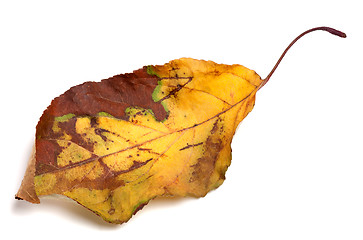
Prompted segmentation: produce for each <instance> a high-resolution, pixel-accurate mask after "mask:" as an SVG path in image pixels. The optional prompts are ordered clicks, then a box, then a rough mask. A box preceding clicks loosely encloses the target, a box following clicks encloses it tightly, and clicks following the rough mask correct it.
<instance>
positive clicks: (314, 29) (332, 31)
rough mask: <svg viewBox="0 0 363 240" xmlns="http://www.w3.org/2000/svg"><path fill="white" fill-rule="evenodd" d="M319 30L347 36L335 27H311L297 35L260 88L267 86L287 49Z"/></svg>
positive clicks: (343, 36)
mask: <svg viewBox="0 0 363 240" xmlns="http://www.w3.org/2000/svg"><path fill="white" fill-rule="evenodd" d="M317 30H322V31H327V32H329V33H331V34H334V35H337V36H338V37H342V38H346V37H347V35H346V34H345V33H343V32H341V31H339V30H336V29H334V28H330V27H317V28H312V29H309V30H307V31H305V32H303V33H302V34H300V35H299V36H297V37H296V38H295V39H294V40H293V41H292V42H291V43H290V45H289V46H288V47H287V48H286V49H285V51H284V52H283V53H282V54H281V57H280V58H279V60H278V61H277V62H276V64H275V66H274V67H273V69H272V70H271V72H270V73H269V75H268V76H267V77H266V78H265V79H264V80H263V83H262V84H261V86H260V87H259V89H261V88H262V87H263V86H265V84H266V83H267V82H268V81H269V80H270V78H271V76H272V74H273V73H274V72H275V70H276V68H277V67H278V66H279V64H280V62H281V60H282V59H283V58H284V56H285V54H286V53H287V51H288V50H289V49H290V48H291V46H292V45H294V43H295V42H296V41H297V40H299V39H300V38H301V37H303V36H304V35H306V34H308V33H310V32H314V31H317Z"/></svg>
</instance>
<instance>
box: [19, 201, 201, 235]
mask: <svg viewBox="0 0 363 240" xmlns="http://www.w3.org/2000/svg"><path fill="white" fill-rule="evenodd" d="M193 199H195V198H190V197H188V198H183V197H157V198H155V199H153V200H151V201H150V202H149V204H147V205H146V206H145V207H144V209H143V210H142V211H140V212H138V214H136V215H134V216H133V217H132V218H131V219H130V220H129V221H128V222H127V223H123V224H112V223H108V222H106V221H104V220H103V219H102V218H101V217H99V216H97V215H96V214H94V213H93V212H92V211H90V210H88V209H87V208H85V207H83V206H82V205H80V204H78V203H76V202H75V201H73V200H71V199H68V198H66V197H64V196H60V195H57V196H54V195H53V196H46V197H41V199H40V201H41V203H40V204H32V203H29V202H26V201H22V200H20V201H19V200H16V201H14V203H13V205H12V212H13V214H15V215H18V216H24V215H36V214H39V213H40V214H42V213H44V214H49V213H50V212H51V213H52V214H54V215H57V216H59V217H60V218H64V219H67V220H69V221H70V222H77V223H78V224H79V223H81V224H82V225H92V226H93V227H97V228H99V229H110V230H117V229H120V228H122V227H124V226H126V225H127V224H130V223H131V222H133V221H137V219H138V218H139V217H142V216H143V215H145V214H157V213H155V211H159V210H161V209H165V208H170V207H176V206H177V205H180V204H183V203H185V202H187V201H188V200H189V201H190V200H193Z"/></svg>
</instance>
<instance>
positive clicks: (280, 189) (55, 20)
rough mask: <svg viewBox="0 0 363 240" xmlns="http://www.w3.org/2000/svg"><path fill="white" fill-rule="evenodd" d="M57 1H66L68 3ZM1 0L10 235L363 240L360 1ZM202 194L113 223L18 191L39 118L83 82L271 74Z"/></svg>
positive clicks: (5, 201)
mask: <svg viewBox="0 0 363 240" xmlns="http://www.w3.org/2000/svg"><path fill="white" fill-rule="evenodd" d="M56 2H57V3H56ZM123 2H124V1H97V2H96V1H36V0H33V1H15V0H14V1H1V3H0V31H1V36H0V79H1V95H0V97H1V99H0V100H1V101H0V104H1V118H0V121H1V122H0V124H1V125H0V126H1V132H0V134H1V138H0V139H1V140H0V141H1V145H0V146H1V161H2V163H1V165H0V166H1V174H0V190H1V200H0V201H1V204H0V212H1V221H2V223H1V235H2V236H11V237H12V238H13V237H16V238H17V239H24V238H27V239H29V238H30V239H35V238H37V239H65V238H67V239H73V238H75V237H79V238H82V239H109V238H112V239H115V238H118V239H146V238H147V239H150V238H151V239H156V238H158V239H279V240H282V239H309V240H311V239H319V240H320V239H329V240H331V239H350V240H353V239H363V146H362V145H363V126H362V123H363V115H362V110H363V96H362V92H363V77H362V76H363V73H362V64H363V61H362V56H363V51H362V43H363V34H362V32H363V31H362V29H363V24H362V22H363V17H362V13H361V10H362V7H361V3H360V1H358V0H357V1H350V0H345V1H341V0H340V1H334V0H330V1H318V0H312V1H311V0H305V1H300V2H293V1H248V2H247V1H246V2H245V1H227V0H223V1H211V0H210V1H205V2H204V1H197V0H194V1H186V0H184V1H177V2H175V1H155V0H153V1H129V3H123ZM325 25H326V26H331V27H335V28H337V29H340V30H342V31H345V32H346V33H347V35H348V38H346V39H341V38H338V37H335V36H333V35H330V34H328V33H325V32H314V33H312V34H310V35H308V36H306V37H305V38H303V39H301V40H300V41H299V42H298V43H297V44H296V45H295V46H294V47H293V48H292V49H291V51H290V52H289V53H288V54H287V56H286V58H285V59H284V60H283V62H282V63H281V65H280V67H279V68H278V70H277V71H276V72H275V74H274V76H273V77H272V78H271V80H270V82H269V83H268V84H267V85H266V86H265V87H264V88H263V89H262V90H261V91H259V92H258V94H257V100H256V105H255V108H254V110H253V111H252V112H251V114H250V115H249V116H248V117H247V118H246V119H245V120H244V121H243V122H242V124H241V125H240V127H239V129H238V131H237V134H236V135H235V138H234V141H233V146H232V147H233V160H232V165H231V167H230V168H229V170H228V171H227V176H226V177H227V180H226V181H225V183H224V184H223V185H222V186H221V187H220V188H219V189H217V190H216V191H212V192H211V193H209V194H208V195H207V196H206V197H205V198H202V199H190V198H189V199H177V200H165V199H164V200H154V201H152V202H151V203H150V204H149V205H148V206H146V207H145V208H144V209H143V210H142V211H140V212H139V213H138V214H137V215H136V216H134V217H133V218H132V219H131V220H130V221H129V222H128V223H126V224H123V225H121V226H120V225H111V224H108V223H104V222H103V221H102V220H101V219H100V218H99V217H97V216H95V215H93V213H91V212H89V211H88V210H86V209H84V208H82V207H81V206H79V205H76V204H73V203H72V202H68V201H66V202H64V201H54V200H49V199H42V203H41V204H40V205H33V204H29V203H27V202H24V201H16V200H14V194H15V193H16V191H17V189H18V187H19V186H20V183H21V180H22V177H23V174H24V171H25V167H26V164H27V160H28V157H29V155H30V151H31V147H32V144H33V141H34V134H35V126H36V124H37V121H38V119H39V117H40V116H41V114H42V112H43V110H44V109H45V108H46V107H47V106H48V105H49V103H50V101H51V100H52V99H53V98H54V97H56V96H58V95H60V94H61V93H63V92H64V91H66V90H67V89H68V88H70V87H71V86H73V85H76V84H80V83H82V82H85V81H99V80H101V79H103V78H108V77H110V76H113V75H116V74H120V73H126V72H132V71H133V70H135V69H139V68H141V67H142V66H144V65H149V64H164V63H166V62H168V61H170V60H172V59H176V58H180V57H193V58H197V59H206V60H213V61H215V62H217V63H225V64H234V63H238V64H242V65H244V66H246V67H248V68H251V69H254V70H255V71H256V72H257V73H259V74H260V75H261V77H265V76H267V74H268V73H269V71H270V70H271V68H272V67H273V65H274V63H275V61H276V60H277V59H278V57H279V56H280V54H281V53H282V51H283V50H284V48H285V47H286V46H287V45H288V44H289V43H290V41H291V40H292V39H293V38H294V37H296V36H297V35H298V34H300V33H301V32H303V31H305V30H307V29H309V28H312V27H317V26H325Z"/></svg>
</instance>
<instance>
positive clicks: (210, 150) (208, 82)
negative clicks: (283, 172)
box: [16, 29, 322, 223]
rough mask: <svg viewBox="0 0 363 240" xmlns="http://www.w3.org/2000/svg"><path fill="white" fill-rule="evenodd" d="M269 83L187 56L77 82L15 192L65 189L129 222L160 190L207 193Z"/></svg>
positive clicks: (46, 116)
mask: <svg viewBox="0 0 363 240" xmlns="http://www.w3.org/2000/svg"><path fill="white" fill-rule="evenodd" d="M320 30H322V29H320ZM268 79H269V77H268V78H267V79H265V80H262V79H261V78H260V76H259V75H257V74H256V73H255V72H254V71H253V70H250V69H248V68H245V67H243V66H241V65H224V64H217V63H214V62H212V61H203V60H195V59H191V58H182V59H177V60H173V61H170V62H169V63H167V64H165V65H157V66H147V67H144V68H142V69H139V70H137V71H134V72H133V73H130V74H123V75H117V76H114V77H112V78H109V79H105V80H102V81H101V82H86V83H84V84H81V85H78V86H75V87H72V88H71V89H69V90H68V91H66V92H65V93H64V94H62V95H61V96H59V97H57V98H55V99H54V100H53V101H52V103H51V104H50V106H49V107H48V108H47V109H46V110H45V111H44V113H43V115H42V116H41V118H40V121H39V123H38V125H37V128H36V140H35V149H34V153H33V155H32V158H31V160H30V161H29V166H28V170H27V172H26V174H25V177H24V179H23V182H22V185H21V187H20V189H19V192H18V193H17V195H16V197H17V198H18V199H24V200H27V201H29V202H32V203H39V202H40V201H39V197H40V196H44V195H49V194H61V195H64V196H67V197H69V198H71V199H73V200H75V201H76V202H78V203H80V204H81V205H83V206H85V207H86V208H88V209H90V210H91V211H93V212H94V213H96V214H97V215H99V216H101V217H102V218H103V219H104V220H106V221H108V222H111V223H123V222H126V221H128V220H129V219H130V218H131V217H132V215H133V214H134V213H136V212H137V211H138V210H139V209H141V208H142V207H143V206H144V205H145V204H147V203H148V202H149V201H150V200H151V199H154V198H156V197H158V196H194V197H202V196H205V195H206V194H207V193H208V192H209V191H211V190H212V189H215V188H217V187H219V186H220V185H221V184H222V183H223V181H224V179H225V172H226V170H227V168H228V167H229V165H230V163H231V142H232V137H233V135H234V133H235V131H236V128H237V126H238V124H239V123H240V122H241V121H242V120H243V119H244V118H245V117H246V116H247V114H248V113H249V112H250V111H251V110H252V108H253V106H254V102H255V94H256V92H257V90H258V89H259V88H260V87H261V86H263V85H264V83H265V82H267V80H268Z"/></svg>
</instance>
